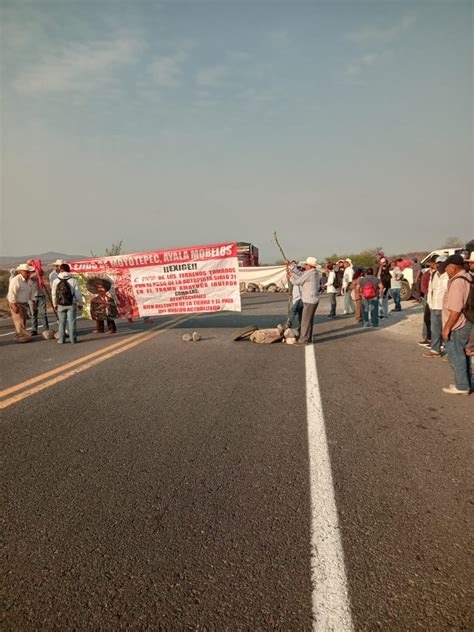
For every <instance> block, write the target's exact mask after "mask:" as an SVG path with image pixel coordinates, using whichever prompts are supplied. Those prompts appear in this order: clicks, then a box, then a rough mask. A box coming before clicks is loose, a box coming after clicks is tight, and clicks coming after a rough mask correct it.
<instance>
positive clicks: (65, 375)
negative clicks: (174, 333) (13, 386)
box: [0, 329, 166, 409]
mask: <svg viewBox="0 0 474 632" xmlns="http://www.w3.org/2000/svg"><path fill="white" fill-rule="evenodd" d="M165 331H166V330H165V329H161V330H158V331H154V332H152V333H149V334H147V335H146V336H144V337H142V338H140V339H139V340H134V341H133V342H129V343H128V344H126V345H122V346H121V347H118V349H114V350H113V351H110V352H109V353H106V354H104V355H102V356H99V357H98V358H95V359H94V360H91V361H90V362H86V364H82V365H81V366H78V367H76V368H75V369H72V370H71V371H67V372H66V373H62V374H61V375H58V376H56V377H54V378H53V379H51V380H47V381H46V382H42V383H41V384H38V385H37V386H34V387H33V388H30V389H28V390H26V391H23V392H22V393H19V394H18V395H14V396H13V397H10V398H8V399H4V400H3V401H1V402H0V409H2V408H8V406H11V405H12V404H16V403H17V402H19V401H21V400H22V399H25V397H30V395H34V394H35V393H39V392H41V391H43V390H44V389H46V388H49V387H50V386H53V385H54V384H58V383H59V382H62V381H63V380H67V379H68V378H69V377H72V376H73V375H77V374H78V373H82V371H86V370H87V369H90V368H91V367H93V366H96V365H97V364H100V363H101V362H105V360H108V359H109V358H113V357H114V356H115V355H118V354H119V353H122V352H123V351H127V349H133V347H136V346H137V345H141V344H142V342H146V341H148V340H151V338H155V337H156V336H159V335H160V334H162V333H164V332H165Z"/></svg>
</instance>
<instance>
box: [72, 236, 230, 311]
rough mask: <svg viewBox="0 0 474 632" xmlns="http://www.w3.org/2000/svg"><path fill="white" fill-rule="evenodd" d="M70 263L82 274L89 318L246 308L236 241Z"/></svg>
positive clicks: (79, 278)
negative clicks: (241, 297)
mask: <svg viewBox="0 0 474 632" xmlns="http://www.w3.org/2000/svg"><path fill="white" fill-rule="evenodd" d="M69 265H70V266H71V272H74V273H75V274H76V275H77V277H78V280H79V286H80V288H81V293H82V296H83V298H84V303H85V304H84V310H83V313H84V316H85V317H86V318H93V319H97V320H99V319H104V320H105V319H106V318H107V317H109V318H133V317H138V316H154V315H164V314H187V313H193V312H218V311H223V310H228V311H235V312H240V310H241V307H240V291H239V280H238V277H237V272H238V262H237V247H236V244H235V243H231V244H214V245H212V246H197V247H192V248H180V249H177V250H157V251H153V252H140V253H136V254H130V255H118V256H116V257H101V258H98V259H85V260H83V261H72V262H70V263H69Z"/></svg>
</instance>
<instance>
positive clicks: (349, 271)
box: [342, 259, 355, 314]
mask: <svg viewBox="0 0 474 632" xmlns="http://www.w3.org/2000/svg"><path fill="white" fill-rule="evenodd" d="M353 276H354V268H353V267H352V261H351V260H350V259H346V260H345V261H344V276H343V277H342V291H343V294H344V314H353V313H354V311H355V305H354V299H353V298H352V293H351V290H350V285H351V283H352V278H353Z"/></svg>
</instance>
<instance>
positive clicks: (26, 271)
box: [7, 263, 36, 342]
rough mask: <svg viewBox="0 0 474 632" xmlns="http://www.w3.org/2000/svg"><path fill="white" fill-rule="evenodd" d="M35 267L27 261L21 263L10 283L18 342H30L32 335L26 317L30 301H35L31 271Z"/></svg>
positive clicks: (9, 288) (8, 297)
mask: <svg viewBox="0 0 474 632" xmlns="http://www.w3.org/2000/svg"><path fill="white" fill-rule="evenodd" d="M34 271H35V269H34V268H33V266H30V265H28V264H27V263H22V264H20V265H19V266H18V267H17V269H16V272H17V275H16V276H14V277H12V278H11V279H10V283H9V285H8V294H7V301H8V304H9V306H10V313H11V315H12V320H13V324H14V326H15V329H16V337H17V342H30V340H31V335H30V333H29V332H28V331H27V329H26V318H27V315H28V301H32V303H33V306H34V307H35V308H36V303H35V300H34V298H35V288H34V285H33V283H32V282H31V280H30V277H31V273H32V272H34Z"/></svg>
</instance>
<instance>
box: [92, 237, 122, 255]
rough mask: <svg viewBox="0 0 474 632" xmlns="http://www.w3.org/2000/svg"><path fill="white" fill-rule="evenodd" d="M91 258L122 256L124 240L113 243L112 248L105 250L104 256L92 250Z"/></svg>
mask: <svg viewBox="0 0 474 632" xmlns="http://www.w3.org/2000/svg"><path fill="white" fill-rule="evenodd" d="M90 253H91V257H94V259H96V258H97V257H102V256H103V257H116V256H117V255H121V254H122V253H123V239H121V240H120V241H117V242H115V241H114V242H113V243H112V245H111V246H110V248H106V249H105V253H104V254H103V255H97V254H96V253H95V252H93V251H92V250H91V251H90Z"/></svg>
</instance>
